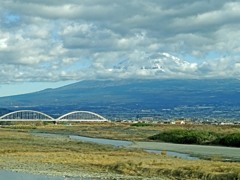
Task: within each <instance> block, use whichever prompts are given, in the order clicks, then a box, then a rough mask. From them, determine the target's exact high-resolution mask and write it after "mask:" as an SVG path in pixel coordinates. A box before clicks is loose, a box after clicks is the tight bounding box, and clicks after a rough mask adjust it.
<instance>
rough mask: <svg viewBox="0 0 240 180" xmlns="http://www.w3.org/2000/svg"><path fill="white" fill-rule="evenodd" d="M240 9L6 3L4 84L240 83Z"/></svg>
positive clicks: (225, 4) (1, 43) (156, 2)
mask: <svg viewBox="0 0 240 180" xmlns="http://www.w3.org/2000/svg"><path fill="white" fill-rule="evenodd" d="M239 9H240V2H237V1H225V0H218V1H212V0H204V1H197V0H193V1H188V0H183V1H181V2H179V1H177V0H172V1H167V0H149V1H144V0H133V1H126V0H122V1H117V2H115V1H110V0H101V1H99V0H92V1H87V0H83V1H78V0H69V1H67V2H66V1H63V0H52V1H47V0H41V1H40V0H39V1H38V0H34V1H33V0H14V1H13V0H8V1H2V2H1V8H0V83H6V82H14V81H16V82H17V81H22V82H24V81H33V82H34V81H40V82H41V81H62V80H81V79H95V78H96V79H97V78H207V77H211V78H214V77H215V78H216V77H217V78H218V77H223V78H228V77H231V78H232V77H236V78H239V75H240V74H239V58H240V48H239V40H238V39H239V36H240V32H239V30H238V29H239V28H240V25H239V18H240V13H239V12H240V10H239ZM163 52H166V53H165V54H162V53H163ZM156 57H157V58H156ZM177 57H178V58H180V59H178V58H177Z"/></svg>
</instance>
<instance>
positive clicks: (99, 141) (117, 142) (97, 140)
mask: <svg viewBox="0 0 240 180" xmlns="http://www.w3.org/2000/svg"><path fill="white" fill-rule="evenodd" d="M32 134H33V135H37V136H43V137H59V136H63V137H66V136H64V135H59V134H51V133H32ZM68 137H69V138H70V139H72V140H77V141H82V142H92V143H97V144H104V145H112V146H116V147H129V148H130V147H133V146H134V144H135V142H132V141H124V140H113V139H106V138H92V137H85V136H78V135H69V136H68ZM141 149H143V150H145V151H147V152H150V153H161V152H162V150H164V151H165V152H166V153H167V155H168V156H172V157H178V158H182V159H188V160H197V159H199V158H198V157H193V156H192V155H190V154H188V153H182V152H181V153H179V152H175V151H174V150H173V151H169V150H167V151H166V149H161V150H160V149H154V148H144V147H141Z"/></svg>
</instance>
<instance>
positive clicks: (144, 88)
mask: <svg viewBox="0 0 240 180" xmlns="http://www.w3.org/2000/svg"><path fill="white" fill-rule="evenodd" d="M197 105H227V106H231V105H240V81H239V80H235V79H218V80H216V79H214V80H213V79H209V80H176V79H166V80H152V79H146V80H134V79H132V80H129V79H128V80H104V81H94V80H91V81H81V82H78V83H74V84H71V85H67V86H63V87H60V88H56V89H46V90H43V91H39V92H35V93H29V94H23V95H17V96H10V97H2V98H0V107H2V108H10V109H12V108H19V109H27V108H38V107H52V108H53V107H54V108H56V107H62V108H64V107H68V108H69V107H73V108H85V109H87V108H89V107H95V108H96V107H101V109H106V110H107V109H111V110H112V111H118V110H119V109H122V110H124V109H125V108H128V110H129V111H130V110H132V111H134V110H135V109H136V110H139V109H160V108H168V107H177V106H197ZM114 108H115V109H114Z"/></svg>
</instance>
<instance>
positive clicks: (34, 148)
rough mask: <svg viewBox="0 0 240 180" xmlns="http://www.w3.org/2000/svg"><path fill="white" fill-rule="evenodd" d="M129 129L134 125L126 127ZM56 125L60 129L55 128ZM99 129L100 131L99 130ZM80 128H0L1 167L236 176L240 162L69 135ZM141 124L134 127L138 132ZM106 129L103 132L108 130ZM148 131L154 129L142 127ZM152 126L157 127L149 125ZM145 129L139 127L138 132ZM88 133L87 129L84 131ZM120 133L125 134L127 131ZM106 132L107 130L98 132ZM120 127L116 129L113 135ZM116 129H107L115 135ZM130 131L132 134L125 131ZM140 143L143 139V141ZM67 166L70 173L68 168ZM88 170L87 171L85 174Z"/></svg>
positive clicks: (124, 175)
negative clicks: (172, 154)
mask: <svg viewBox="0 0 240 180" xmlns="http://www.w3.org/2000/svg"><path fill="white" fill-rule="evenodd" d="M87 127H88V128H89V129H90V130H89V134H91V133H93V132H94V133H96V129H97V128H98V129H106V131H111V129H115V128H116V127H114V126H113V125H112V124H110V125H107V124H103V126H102V127H101V124H96V125H92V127H91V125H89V124H88V125H86V126H85V127H84V128H87ZM122 128H125V132H124V131H123V133H125V134H127V132H128V131H127V130H129V129H130V128H132V127H126V126H122ZM54 129H56V130H54ZM94 129H95V131H94ZM33 130H37V131H48V132H49V131H50V130H51V131H50V132H52V133H60V132H61V133H62V134H65V136H63V137H58V136H55V137H36V136H34V135H32V134H31V132H32V131H33ZM73 130H76V132H74V134H77V133H81V131H82V130H83V128H82V124H81V125H78V126H64V125H57V126H52V125H51V126H34V127H33V126H12V127H7V128H0V146H1V149H0V168H1V169H12V170H18V171H27V172H33V173H41V174H49V175H61V176H69V177H81V176H82V175H83V174H85V175H89V176H90V179H91V178H95V177H97V178H99V179H101V178H106V179H113V178H114V179H143V178H144V179H147V178H149V179H159V177H161V178H162V179H176V178H178V179H204V178H205V179H219V178H220V177H221V178H222V177H224V178H225V179H234V178H235V179H236V178H239V177H240V163H233V162H221V161H219V159H217V158H216V159H214V161H213V160H212V161H206V160H194V161H193V160H184V159H179V158H176V157H170V156H168V155H167V154H164V153H162V154H155V153H147V152H144V151H143V150H142V149H139V147H138V148H135V149H129V148H124V147H113V146H109V145H99V144H95V143H86V142H79V141H75V140H71V139H70V138H68V137H67V136H66V135H69V134H70V133H71V132H72V131H73ZM135 130H136V129H133V130H132V131H131V135H132V136H131V137H133V136H134V133H133V131H134V132H136V131H135ZM106 131H104V132H106ZM143 131H145V132H149V129H147V130H146V129H143ZM150 131H151V132H152V131H153V130H150ZM139 132H140V133H136V134H137V136H138V137H139V134H141V131H139ZM84 133H85V134H87V130H86V131H84ZM123 133H122V134H120V135H123ZM99 134H100V135H103V132H99ZM113 134H115V132H112V135H113ZM110 135H111V134H106V136H110ZM125 137H127V136H125ZM139 143H141V142H139ZM66 172H67V173H66ZM85 175H84V176H85Z"/></svg>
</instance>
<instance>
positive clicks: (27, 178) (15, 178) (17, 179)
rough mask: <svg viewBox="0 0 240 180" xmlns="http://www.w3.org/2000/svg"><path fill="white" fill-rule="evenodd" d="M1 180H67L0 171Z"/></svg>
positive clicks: (58, 177)
mask: <svg viewBox="0 0 240 180" xmlns="http://www.w3.org/2000/svg"><path fill="white" fill-rule="evenodd" d="M0 179H1V180H65V179H64V177H60V176H46V175H38V174H30V173H22V172H14V171H6V170H0Z"/></svg>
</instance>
